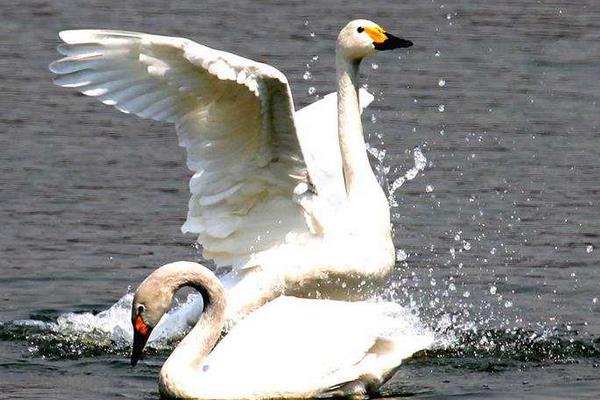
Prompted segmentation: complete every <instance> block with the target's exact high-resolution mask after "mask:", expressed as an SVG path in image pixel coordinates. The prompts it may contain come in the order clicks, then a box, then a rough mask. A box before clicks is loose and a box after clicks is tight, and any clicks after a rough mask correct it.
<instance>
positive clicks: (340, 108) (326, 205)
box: [49, 20, 412, 321]
mask: <svg viewBox="0 0 600 400" xmlns="http://www.w3.org/2000/svg"><path fill="white" fill-rule="evenodd" d="M60 38H61V39H62V40H63V41H64V42H65V44H62V45H60V46H59V47H58V50H59V52H61V53H62V54H63V55H65V57H64V58H62V59H60V60H58V61H55V62H53V63H52V64H50V66H49V68H50V70H51V71H52V72H54V73H56V74H58V76H57V77H56V78H55V83H56V84H58V85H60V86H64V87H72V88H75V89H77V90H78V91H80V92H81V93H83V94H85V95H88V96H93V97H96V98H97V99H98V100H100V101H101V102H103V103H104V104H107V105H112V106H114V107H116V108H117V109H119V110H121V111H123V112H125V113H131V114H135V115H137V116H139V117H142V118H149V119H153V120H156V121H163V122H168V123H173V124H174V125H175V128H176V131H177V135H178V138H179V144H180V145H181V146H182V147H184V148H185V149H186V151H187V166H188V168H189V169H190V170H192V171H193V172H194V175H193V176H192V178H191V180H190V184H189V187H190V192H191V198H190V200H189V208H188V214H187V220H186V222H185V223H184V225H183V226H182V228H181V229H182V231H183V232H184V233H185V232H190V233H196V234H197V235H198V242H199V243H200V244H201V245H202V249H203V256H204V257H205V258H209V259H213V260H214V261H215V263H216V265H217V267H227V268H231V271H230V272H229V273H228V274H227V275H226V276H224V277H223V282H226V284H227V290H228V297H229V301H228V309H227V316H228V317H227V318H228V320H231V321H234V320H237V319H239V318H240V317H242V316H244V315H246V314H248V313H249V312H251V311H252V310H254V309H256V308H258V307H260V306H261V305H262V304H264V303H265V302H267V301H269V300H271V299H273V298H275V297H276V296H278V295H280V294H284V293H293V294H295V295H299V296H310V295H311V294H312V295H315V294H319V295H321V296H326V297H331V298H341V299H348V298H351V297H353V296H358V297H364V296H365V295H366V293H361V292H360V291H359V290H356V289H357V288H358V287H359V286H360V287H369V284H372V285H377V284H379V283H381V282H383V280H384V279H385V278H386V277H387V276H388V275H389V272H390V271H391V269H392V267H393V265H394V262H395V251H394V246H393V243H392V237H391V226H390V215H389V204H388V202H387V199H386V197H385V195H384V193H383V191H382V189H381V188H380V186H379V185H378V183H377V180H376V179H375V176H374V174H373V171H372V170H371V167H370V165H369V161H368V158H367V154H366V150H365V142H364V138H363V132H362V123H361V107H360V103H359V90H358V67H359V64H360V61H361V60H362V59H363V58H364V57H368V56H370V55H372V54H374V53H375V52H376V50H389V49H393V48H398V47H408V46H410V45H412V43H411V42H409V41H406V40H403V39H399V38H396V37H395V36H393V35H391V34H389V33H387V32H385V31H384V30H383V29H382V28H381V27H379V26H378V25H377V24H375V23H373V22H371V21H367V20H355V21H351V22H350V23H349V24H348V25H346V27H344V28H343V29H342V31H341V32H340V35H339V36H338V40H337V45H336V70H337V81H338V91H337V95H336V97H335V101H334V98H333V97H329V96H327V97H325V99H323V100H321V101H319V102H317V103H315V104H314V105H311V106H309V107H307V108H306V109H303V110H300V111H298V112H296V111H295V108H294V104H293V99H292V95H291V91H290V88H289V85H288V81H287V79H286V77H285V76H284V75H283V74H282V73H281V72H280V71H278V70H277V69H275V68H274V67H272V66H269V65H267V64H262V63H258V62H254V61H252V60H249V59H246V58H243V57H240V56H237V55H234V54H230V53H226V52H223V51H219V50H215V49H211V48H209V47H206V46H203V45H200V44H198V43H195V42H193V41H191V40H188V39H183V38H177V37H167V36H158V35H150V34H144V33H137V32H126V31H113V30H73V31H63V32H61V33H60ZM362 97H364V98H365V101H364V103H363V105H366V104H367V103H369V102H370V100H371V99H372V96H370V95H368V94H363V95H362ZM336 111H337V113H336ZM336 114H337V116H336ZM344 288H345V289H344Z"/></svg>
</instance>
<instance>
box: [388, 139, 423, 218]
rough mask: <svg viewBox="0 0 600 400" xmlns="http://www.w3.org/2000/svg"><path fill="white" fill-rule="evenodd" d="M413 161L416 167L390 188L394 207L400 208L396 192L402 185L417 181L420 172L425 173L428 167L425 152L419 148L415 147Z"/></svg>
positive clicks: (389, 197) (390, 197) (390, 200)
mask: <svg viewBox="0 0 600 400" xmlns="http://www.w3.org/2000/svg"><path fill="white" fill-rule="evenodd" d="M413 160H414V163H415V164H414V166H413V167H412V168H411V169H409V170H408V171H406V173H405V174H404V175H402V176H401V177H399V178H397V179H396V180H395V181H394V182H392V185H391V186H390V189H389V195H388V200H389V202H390V205H391V206H392V207H397V206H398V202H397V201H396V197H395V196H394V195H395V193H396V190H398V189H399V188H400V187H401V186H402V185H404V183H405V182H406V181H411V180H413V179H415V178H416V176H417V175H418V174H419V172H421V171H423V170H424V169H425V167H426V166H427V158H425V156H424V155H423V152H422V151H421V149H420V148H419V147H415V149H414V150H413Z"/></svg>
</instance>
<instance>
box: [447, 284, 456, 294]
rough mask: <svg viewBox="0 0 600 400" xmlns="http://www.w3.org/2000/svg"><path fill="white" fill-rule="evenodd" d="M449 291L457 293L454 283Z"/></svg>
mask: <svg viewBox="0 0 600 400" xmlns="http://www.w3.org/2000/svg"><path fill="white" fill-rule="evenodd" d="M448 290H449V291H451V292H454V291H456V286H454V283H451V284H449V285H448Z"/></svg>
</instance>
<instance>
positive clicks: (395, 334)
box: [131, 261, 433, 399]
mask: <svg viewBox="0 0 600 400" xmlns="http://www.w3.org/2000/svg"><path fill="white" fill-rule="evenodd" d="M183 286H191V287H193V288H195V289H196V290H198V292H200V293H201V295H202V297H203V300H204V304H205V306H204V311H203V313H202V314H201V316H200V319H199V320H198V322H197V324H196V325H195V327H194V328H193V329H192V330H191V331H190V332H189V333H188V335H187V336H186V337H185V338H184V339H183V340H182V341H181V342H180V343H179V345H178V346H177V348H176V349H175V350H174V351H173V353H172V354H171V355H170V356H169V358H168V359H167V361H166V362H165V363H164V365H163V367H162V369H161V371H160V378H159V389H160V392H161V395H162V396H163V397H167V398H173V397H175V398H195V399H267V398H269V399H270V398H309V397H316V396H348V395H364V394H367V393H373V392H374V391H375V390H376V389H377V388H378V387H379V386H381V385H382V384H383V383H384V382H385V381H386V380H387V379H389V378H390V377H391V376H392V374H393V372H394V371H395V370H396V369H397V368H398V366H399V365H400V363H401V362H402V360H403V359H405V358H407V357H410V356H411V355H412V354H414V353H415V352H417V351H419V350H421V349H425V348H427V347H429V346H430V345H431V343H432V341H433V337H432V335H431V333H430V332H427V331H425V330H422V329H420V328H419V324H418V321H416V318H415V317H414V316H412V315H411V314H410V313H408V312H407V311H405V310H404V309H403V308H402V307H400V306H399V305H397V304H394V303H368V302H342V301H335V300H315V299H306V298H302V299H300V298H296V297H288V296H280V297H278V298H277V299H275V300H273V301H271V302H269V303H267V304H266V305H263V306H262V307H260V308H259V309H258V310H256V311H254V312H252V313H251V314H249V315H248V316H247V317H245V318H244V319H243V320H242V321H241V322H239V323H238V324H237V325H236V326H235V327H233V328H232V330H231V331H230V332H229V333H228V334H227V336H225V337H224V338H223V339H222V340H221V341H220V342H219V343H218V344H216V343H217V341H218V340H219V337H220V335H221V328H222V326H223V323H224V322H225V303H226V301H225V292H224V289H223V286H222V285H221V282H220V281H219V280H218V279H217V278H216V276H215V275H214V274H213V273H212V272H211V271H210V270H208V269H207V268H205V267H203V266H201V265H200V264H196V263H192V262H185V261H180V262H175V263H172V264H167V265H164V266H162V267H160V268H159V269H157V270H156V271H154V272H153V273H152V274H150V275H149V276H148V277H147V278H146V279H145V280H144V281H143V282H142V283H141V284H140V286H139V287H138V289H137V291H136V293H135V297H134V299H133V303H132V314H131V315H132V317H131V318H132V324H133V326H134V342H133V350H132V354H131V364H132V365H135V364H136V363H137V362H138V360H139V359H140V357H141V355H142V350H143V348H144V346H145V344H146V341H147V339H148V336H149V335H150V332H151V331H152V328H153V327H154V326H156V324H157V323H158V321H159V320H160V318H161V317H162V316H163V314H164V313H165V312H166V311H168V309H169V308H170V306H171V302H172V300H173V295H174V294H175V292H176V291H177V290H178V289H179V288H181V287H183ZM215 344H216V346H215ZM211 350H212V351H211Z"/></svg>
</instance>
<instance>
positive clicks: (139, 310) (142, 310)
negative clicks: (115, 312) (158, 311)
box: [137, 304, 146, 315]
mask: <svg viewBox="0 0 600 400" xmlns="http://www.w3.org/2000/svg"><path fill="white" fill-rule="evenodd" d="M145 309H146V307H144V306H143V305H141V304H140V305H139V306H138V308H137V313H138V315H139V314H141V313H143V312H144V310H145Z"/></svg>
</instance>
